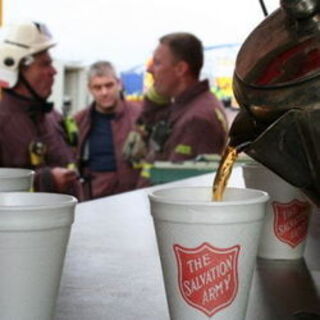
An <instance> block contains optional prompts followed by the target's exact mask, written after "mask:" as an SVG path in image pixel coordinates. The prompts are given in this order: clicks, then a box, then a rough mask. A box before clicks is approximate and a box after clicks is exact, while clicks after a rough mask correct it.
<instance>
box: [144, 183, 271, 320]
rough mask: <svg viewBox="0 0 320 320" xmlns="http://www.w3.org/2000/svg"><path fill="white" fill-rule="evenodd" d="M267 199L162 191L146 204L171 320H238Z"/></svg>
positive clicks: (251, 193)
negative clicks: (220, 198)
mask: <svg viewBox="0 0 320 320" xmlns="http://www.w3.org/2000/svg"><path fill="white" fill-rule="evenodd" d="M268 198H269V197H268V195H267V194H266V193H265V192H263V191H259V190H250V189H237V188H227V190H226V192H225V195H224V199H223V201H219V202H213V201H211V188H207V187H184V188H170V189H169V188H168V189H162V190H158V191H155V192H153V193H152V194H150V196H149V199H150V203H151V214H152V216H153V219H154V225H155V230H156V235H157V242H158V247H159V254H160V259H161V264H162V271H163V277H164V283H165V288H166V294H167V301H168V306H169V311H170V317H171V320H186V319H192V320H207V319H208V318H212V319H215V320H243V319H245V313H246V308H247V302H248V294H249V290H250V286H251V279H252V275H253V270H254V266H255V260H256V259H255V258H256V251H257V246H258V239H259V236H260V231H261V226H262V222H263V217H264V214H265V205H266V203H267V201H268Z"/></svg>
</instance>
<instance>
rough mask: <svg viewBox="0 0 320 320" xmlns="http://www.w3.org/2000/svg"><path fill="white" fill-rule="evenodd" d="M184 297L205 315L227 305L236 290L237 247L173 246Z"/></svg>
mask: <svg viewBox="0 0 320 320" xmlns="http://www.w3.org/2000/svg"><path fill="white" fill-rule="evenodd" d="M173 248H174V252H175V255H176V259H177V265H178V277H179V279H178V280H179V289H180V293H181V295H182V297H183V299H184V300H185V301H186V302H187V303H188V304H189V305H190V306H192V307H194V308H196V309H198V310H200V311H202V312H203V313H205V314H206V315H207V316H208V317H211V316H213V315H214V314H215V313H217V312H218V311H220V310H221V309H224V308H226V307H227V306H229V305H230V304H231V303H232V301H233V300H234V299H235V297H236V295H237V292H238V256H239V252H240V246H239V245H236V246H233V247H230V248H224V249H221V248H215V247H213V246H212V245H210V244H209V243H203V244H202V245H200V246H199V247H197V248H184V247H182V246H180V245H178V244H176V245H174V246H173Z"/></svg>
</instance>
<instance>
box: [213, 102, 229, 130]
mask: <svg viewBox="0 0 320 320" xmlns="http://www.w3.org/2000/svg"><path fill="white" fill-rule="evenodd" d="M213 110H214V112H215V114H216V117H217V119H218V120H219V121H220V123H221V125H222V128H223V129H224V131H225V132H227V131H228V123H227V121H226V118H225V117H224V116H223V114H222V112H221V111H220V110H219V109H218V108H214V109H213Z"/></svg>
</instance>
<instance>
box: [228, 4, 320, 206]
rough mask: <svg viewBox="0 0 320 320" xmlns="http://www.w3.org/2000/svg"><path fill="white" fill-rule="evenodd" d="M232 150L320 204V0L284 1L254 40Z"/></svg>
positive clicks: (243, 60) (239, 84)
mask: <svg viewBox="0 0 320 320" xmlns="http://www.w3.org/2000/svg"><path fill="white" fill-rule="evenodd" d="M233 90H234V94H235V97H236V100H237V101H238V103H239V105H240V107H241V110H240V112H239V114H238V115H237V117H236V118H235V120H234V122H233V124H232V126H231V129H230V133H229V137H230V139H229V145H231V146H233V147H236V148H237V149H238V150H239V151H244V152H245V153H247V154H248V155H250V156H251V157H252V158H254V159H255V160H257V161H258V162H261V163H262V164H264V165H265V166H266V167H268V168H270V169H271V170H272V171H274V172H275V173H276V174H278V175H279V176H281V177H282V178H283V179H284V180H286V181H287V182H289V183H291V184H292V185H294V186H297V187H299V188H300V189H302V191H304V193H305V194H306V195H307V196H309V198H310V199H311V200H312V201H313V202H314V203H315V204H317V205H320V0H282V1H281V7H280V8H279V9H278V10H276V11H275V12H274V13H273V14H271V15H270V16H268V17H267V18H266V19H265V20H264V21H263V22H262V23H261V24H260V25H259V26H258V27H257V28H256V29H255V30H254V31H253V32H252V33H251V34H250V35H249V37H248V38H247V39H246V41H245V42H244V44H243V45H242V47H241V49H240V51H239V53H238V56H237V61H236V67H235V72H234V78H233Z"/></svg>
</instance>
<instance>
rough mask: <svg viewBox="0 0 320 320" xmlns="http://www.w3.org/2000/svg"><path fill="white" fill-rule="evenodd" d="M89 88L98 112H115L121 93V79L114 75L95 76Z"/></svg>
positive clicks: (90, 81)
mask: <svg viewBox="0 0 320 320" xmlns="http://www.w3.org/2000/svg"><path fill="white" fill-rule="evenodd" d="M88 86H89V91H90V93H91V94H92V96H93V98H94V100H95V102H96V109H97V111H99V112H102V113H111V112H113V111H114V110H115V108H116V105H117V102H118V100H119V98H120V91H121V83H120V81H119V79H117V78H115V77H114V76H113V75H104V76H93V77H91V78H90V80H89V84H88Z"/></svg>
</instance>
